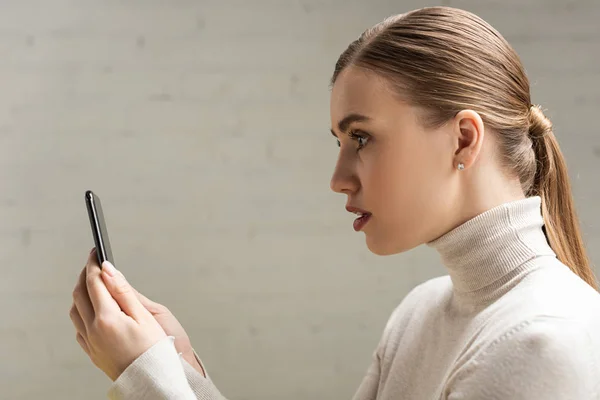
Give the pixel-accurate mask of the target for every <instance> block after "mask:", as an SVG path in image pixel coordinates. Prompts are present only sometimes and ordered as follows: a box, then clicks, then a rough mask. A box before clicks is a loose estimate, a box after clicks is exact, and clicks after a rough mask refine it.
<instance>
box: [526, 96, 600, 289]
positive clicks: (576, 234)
mask: <svg viewBox="0 0 600 400" xmlns="http://www.w3.org/2000/svg"><path fill="white" fill-rule="evenodd" d="M529 136H530V138H531V141H532V143H533V149H534V152H535V159H536V164H537V168H536V172H535V178H534V181H533V185H532V187H531V189H530V190H529V193H528V196H533V195H537V196H540V197H541V198H542V216H543V218H544V223H545V227H544V228H545V233H546V238H547V239H548V243H549V244H550V247H552V249H553V250H554V252H555V253H556V255H557V256H558V259H559V260H560V261H561V262H562V263H563V264H565V265H567V266H568V267H569V268H570V269H571V270H572V271H573V272H574V273H575V274H576V275H578V276H579V277H580V278H581V279H583V280H584V281H585V282H586V283H588V284H589V285H590V286H592V287H593V288H594V289H595V290H598V285H597V283H596V278H595V276H594V271H593V269H592V267H591V266H590V261H589V259H588V257H587V255H586V251H585V247H584V245H583V239H582V236H581V229H580V227H579V221H578V219H577V215H576V212H575V204H574V201H573V196H572V194H571V184H570V181H569V176H568V173H567V165H566V162H565V159H564V156H563V154H562V152H561V151H560V148H559V146H558V142H557V140H556V137H555V136H554V133H553V131H552V123H551V122H550V120H549V119H548V118H546V116H544V113H543V112H542V110H541V109H540V108H539V106H532V107H531V109H530V127H529Z"/></svg>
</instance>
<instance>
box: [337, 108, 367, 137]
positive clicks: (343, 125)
mask: <svg viewBox="0 0 600 400" xmlns="http://www.w3.org/2000/svg"><path fill="white" fill-rule="evenodd" d="M370 119H371V118H369V117H367V116H366V115H362V114H356V113H352V114H348V115H346V116H345V117H344V118H342V120H340V122H338V129H339V131H340V132H345V131H346V130H347V129H348V127H349V126H350V124H351V123H353V122H363V121H369V120H370ZM330 131H331V134H332V135H333V136H335V137H337V135H336V134H335V132H334V131H333V129H330Z"/></svg>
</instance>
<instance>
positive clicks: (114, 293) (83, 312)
mask: <svg viewBox="0 0 600 400" xmlns="http://www.w3.org/2000/svg"><path fill="white" fill-rule="evenodd" d="M70 316H71V320H72V321H73V325H75V329H76V330H77V336H76V337H77V342H79V345H80V346H81V348H82V349H83V350H84V351H85V352H86V353H87V355H88V356H89V357H90V359H91V360H92V362H93V363H94V364H95V365H96V366H97V367H98V368H100V369H101V370H102V371H103V372H104V373H105V374H106V375H108V377H109V378H110V379H112V380H113V381H114V380H116V379H117V378H118V377H119V376H120V375H121V373H123V371H124V370H125V369H126V368H127V367H128V366H129V365H130V364H131V363H132V362H133V361H134V360H135V359H136V358H138V357H139V356H140V355H142V354H143V353H144V352H146V350H148V349H149V348H150V347H152V346H153V345H154V344H156V343H158V342H159V341H160V340H162V339H163V338H165V337H166V336H167V334H166V333H165V331H164V330H163V328H161V326H160V324H159V323H158V322H157V321H156V319H154V317H153V316H152V314H151V313H150V312H149V311H148V310H147V309H146V308H145V307H144V306H143V305H142V303H141V302H140V300H139V298H138V296H137V293H136V292H135V290H134V289H133V288H132V287H131V285H129V283H128V282H127V280H126V279H125V277H124V276H123V274H122V273H120V272H119V271H117V270H115V268H114V266H112V265H111V264H110V263H104V264H103V266H102V269H100V266H99V265H98V261H97V256H96V251H95V249H93V250H92V252H91V253H90V255H89V257H88V261H87V264H86V266H85V268H84V269H83V270H82V271H81V275H80V276H79V281H78V282H77V284H76V286H75V289H74V290H73V306H72V307H71V311H70Z"/></svg>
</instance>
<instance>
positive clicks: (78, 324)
mask: <svg viewBox="0 0 600 400" xmlns="http://www.w3.org/2000/svg"><path fill="white" fill-rule="evenodd" d="M69 316H70V317H71V321H72V322H73V325H74V326H75V330H76V331H77V332H78V333H81V334H82V335H87V329H86V328H85V323H84V322H83V319H82V318H81V315H79V312H78V311H77V307H75V304H73V306H72V307H71V311H69Z"/></svg>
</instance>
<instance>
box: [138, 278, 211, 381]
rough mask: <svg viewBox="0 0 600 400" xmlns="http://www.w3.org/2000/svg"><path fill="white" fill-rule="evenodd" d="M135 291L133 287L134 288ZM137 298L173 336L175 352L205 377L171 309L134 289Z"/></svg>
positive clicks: (188, 340)
mask: <svg viewBox="0 0 600 400" xmlns="http://www.w3.org/2000/svg"><path fill="white" fill-rule="evenodd" d="M134 291H135V289H134ZM135 293H136V295H137V297H138V299H139V300H140V302H141V303H142V305H143V306H144V307H145V308H146V310H148V311H149V312H150V314H152V316H153V317H154V319H156V321H157V322H158V323H159V324H160V326H161V327H162V328H163V329H164V331H165V333H166V334H167V335H169V336H173V337H174V338H175V349H176V350H177V352H179V353H182V356H183V358H184V359H185V360H186V361H187V362H188V363H189V364H190V365H191V366H192V367H194V369H195V370H196V371H198V372H200V373H201V374H202V376H204V377H205V378H206V372H205V371H204V369H203V368H202V365H201V364H200V363H199V362H198V360H197V359H196V355H195V354H194V349H193V348H192V343H191V342H190V338H189V337H188V335H187V333H186V332H185V329H183V326H181V324H180V323H179V321H178V320H177V318H175V316H174V315H173V314H172V313H171V311H170V310H169V309H168V308H167V307H165V306H163V305H162V304H159V303H156V302H154V301H152V300H150V299H148V298H147V297H146V296H144V295H143V294H141V293H139V292H138V291H135Z"/></svg>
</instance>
